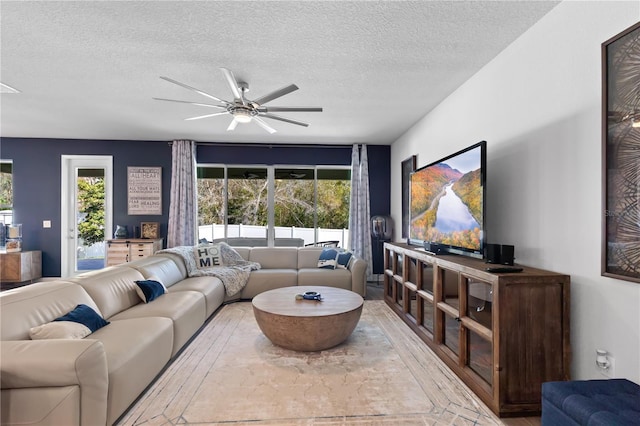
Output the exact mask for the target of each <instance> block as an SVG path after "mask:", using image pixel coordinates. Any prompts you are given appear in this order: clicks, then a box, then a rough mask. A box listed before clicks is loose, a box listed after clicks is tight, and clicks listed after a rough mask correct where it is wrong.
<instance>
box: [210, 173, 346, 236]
mask: <svg viewBox="0 0 640 426" xmlns="http://www.w3.org/2000/svg"><path fill="white" fill-rule="evenodd" d="M350 187H351V171H350V168H349V167H336V166H332V167H323V166H286V167H280V166H246V167H245V166H224V165H220V166H213V165H212V166H205V165H202V166H199V167H198V221H199V225H200V226H199V236H198V238H200V239H201V238H206V239H207V240H209V241H211V240H213V239H217V238H225V237H250V238H265V239H266V238H267V237H268V235H269V233H270V230H272V232H271V235H273V236H274V237H275V238H301V239H303V240H304V242H305V244H313V243H315V242H319V241H327V240H332V241H338V242H339V243H340V244H341V245H342V246H344V244H346V242H347V237H348V231H347V227H348V223H349V199H350Z"/></svg>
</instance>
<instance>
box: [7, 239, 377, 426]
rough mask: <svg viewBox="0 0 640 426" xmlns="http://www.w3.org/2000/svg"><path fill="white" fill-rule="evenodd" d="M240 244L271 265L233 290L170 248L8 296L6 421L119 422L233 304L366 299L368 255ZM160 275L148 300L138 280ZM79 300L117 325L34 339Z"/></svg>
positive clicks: (263, 263) (242, 251) (248, 255)
mask: <svg viewBox="0 0 640 426" xmlns="http://www.w3.org/2000/svg"><path fill="white" fill-rule="evenodd" d="M235 249H236V251H238V253H240V254H241V255H242V257H243V258H244V259H245V260H251V261H255V262H259V263H260V265H261V269H260V270H257V271H252V272H251V275H250V278H249V281H248V283H247V285H246V287H245V288H244V289H243V290H242V291H241V292H239V293H237V294H234V295H232V296H228V295H226V294H225V289H224V286H223V284H222V282H221V281H220V280H219V279H218V278H216V277H209V276H207V277H187V272H186V268H185V265H184V262H183V260H182V258H180V257H179V256H177V255H173V254H167V253H159V254H156V255H153V256H150V257H148V258H144V259H141V260H138V261H136V262H132V263H126V264H122V265H118V266H112V267H108V268H105V269H101V270H98V271H92V272H88V273H84V274H81V275H78V276H75V277H72V278H67V279H60V280H56V281H46V282H41V283H36V284H31V285H28V286H24V287H20V288H16V289H13V290H9V291H6V292H3V293H0V318H1V322H0V332H1V336H0V337H1V339H2V341H1V342H0V382H1V388H2V390H1V401H0V402H1V407H0V423H1V424H3V425H26V424H28V425H65V426H71V425H111V424H113V423H114V422H116V421H117V419H118V418H119V417H120V416H121V415H122V414H123V413H124V412H125V411H126V410H127V408H128V407H129V406H130V405H131V404H132V403H133V402H134V401H135V400H136V398H137V397H138V396H139V395H140V394H141V393H142V392H143V391H144V389H145V388H146V387H147V386H148V385H149V384H150V383H151V382H152V381H153V380H154V378H155V377H156V376H157V375H158V374H159V373H160V372H161V371H162V370H163V368H164V367H165V366H166V365H167V363H168V362H170V361H171V360H172V359H174V357H175V356H176V354H177V353H178V352H179V351H180V350H181V349H182V348H183V347H184V346H185V344H187V343H188V342H189V340H190V339H191V338H192V337H193V336H194V335H195V334H196V333H197V332H198V331H199V330H200V328H201V327H202V325H203V324H204V323H205V321H206V320H207V319H208V318H209V317H210V316H211V315H212V314H213V313H214V312H215V311H216V310H217V309H218V308H219V307H220V306H221V305H222V304H223V303H226V302H231V301H236V300H241V299H251V298H252V297H254V296H255V295H257V294H259V293H261V292H263V291H266V290H269V289H273V288H278V287H286V286H295V285H326V286H334V287H340V288H345V289H349V290H353V291H355V292H356V293H359V294H360V295H362V296H365V289H366V281H365V280H366V278H365V269H366V263H365V262H364V261H363V260H360V259H356V260H355V261H354V262H353V263H352V264H351V266H350V268H349V269H335V270H327V269H319V268H317V262H318V257H319V255H320V252H321V251H322V249H321V248H316V247H302V248H297V247H276V248H267V247H254V248H244V247H235ZM150 277H154V278H156V279H158V280H159V281H161V282H162V283H163V284H164V285H165V286H166V287H167V290H168V293H167V294H164V295H162V296H160V297H159V298H158V299H156V300H154V301H152V302H150V303H148V304H145V303H142V300H141V299H140V297H139V296H138V294H137V293H136V289H135V286H136V284H135V281H136V280H143V279H148V278H150ZM78 304H85V305H88V306H90V307H92V308H93V309H94V310H95V311H96V312H97V313H98V314H100V315H101V316H102V317H103V318H105V319H106V320H107V321H109V322H110V324H109V325H107V326H105V327H103V328H101V329H99V330H97V331H95V332H94V333H92V334H90V335H89V336H87V337H85V338H84V339H51V340H30V338H29V330H30V329H31V328H32V327H35V326H38V325H42V324H46V323H48V322H50V321H52V320H53V319H55V318H58V317H60V316H61V315H64V314H66V313H67V312H69V311H71V310H72V309H74V308H75V307H76V306H77V305H78Z"/></svg>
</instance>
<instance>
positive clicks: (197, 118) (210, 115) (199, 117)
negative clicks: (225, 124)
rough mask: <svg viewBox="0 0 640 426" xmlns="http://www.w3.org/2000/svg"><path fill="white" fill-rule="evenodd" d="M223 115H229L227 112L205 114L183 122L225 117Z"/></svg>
mask: <svg viewBox="0 0 640 426" xmlns="http://www.w3.org/2000/svg"><path fill="white" fill-rule="evenodd" d="M225 114H229V113H228V112H227V111H225V112H214V113H213V114H207V115H200V116H198V117H191V118H185V121H191V120H200V119H202V118H209V117H215V116H216V115H225Z"/></svg>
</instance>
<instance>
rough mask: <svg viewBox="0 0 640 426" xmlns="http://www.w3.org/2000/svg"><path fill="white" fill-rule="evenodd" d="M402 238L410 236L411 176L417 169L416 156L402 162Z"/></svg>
mask: <svg viewBox="0 0 640 426" xmlns="http://www.w3.org/2000/svg"><path fill="white" fill-rule="evenodd" d="M401 168H402V238H409V177H410V176H411V172H413V171H414V170H415V169H416V156H415V155H412V156H411V157H409V158H407V159H406V160H404V161H403V162H402V167H401Z"/></svg>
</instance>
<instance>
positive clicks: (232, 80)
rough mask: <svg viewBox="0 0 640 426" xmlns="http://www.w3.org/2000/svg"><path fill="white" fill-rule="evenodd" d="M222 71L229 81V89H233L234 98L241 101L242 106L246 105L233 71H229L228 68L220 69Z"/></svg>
mask: <svg viewBox="0 0 640 426" xmlns="http://www.w3.org/2000/svg"><path fill="white" fill-rule="evenodd" d="M220 69H221V70H222V73H223V74H224V77H225V78H226V79H227V83H229V87H230V88H231V93H233V98H234V99H241V100H242V104H243V105H244V98H243V96H242V94H241V93H240V89H239V88H238V81H237V80H236V78H235V77H234V75H233V73H232V72H231V70H228V69H226V68H220Z"/></svg>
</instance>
